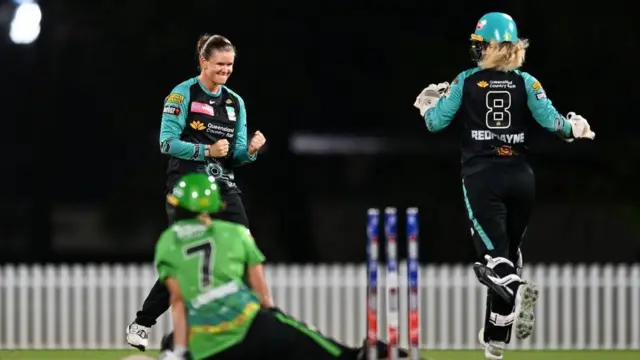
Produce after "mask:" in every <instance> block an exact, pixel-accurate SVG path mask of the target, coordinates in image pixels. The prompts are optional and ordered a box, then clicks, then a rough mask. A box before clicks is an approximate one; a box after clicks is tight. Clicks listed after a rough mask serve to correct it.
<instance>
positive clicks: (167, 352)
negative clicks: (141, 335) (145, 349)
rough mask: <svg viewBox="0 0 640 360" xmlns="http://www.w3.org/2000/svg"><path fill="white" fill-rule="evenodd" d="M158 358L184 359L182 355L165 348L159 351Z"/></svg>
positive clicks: (159, 359) (162, 359)
mask: <svg viewBox="0 0 640 360" xmlns="http://www.w3.org/2000/svg"><path fill="white" fill-rule="evenodd" d="M158 360H184V357H183V356H180V355H178V354H176V353H174V352H173V351H171V350H165V351H163V352H161V353H160V356H159V357H158Z"/></svg>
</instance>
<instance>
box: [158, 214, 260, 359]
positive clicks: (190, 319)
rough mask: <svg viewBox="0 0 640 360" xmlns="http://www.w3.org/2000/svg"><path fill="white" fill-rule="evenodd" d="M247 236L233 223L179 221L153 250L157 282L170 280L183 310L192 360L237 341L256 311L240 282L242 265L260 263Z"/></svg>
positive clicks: (253, 299) (253, 298)
mask: <svg viewBox="0 0 640 360" xmlns="http://www.w3.org/2000/svg"><path fill="white" fill-rule="evenodd" d="M264 260H265V257H264V255H263V254H262V252H261V251H260V250H259V249H258V247H257V246H256V244H255V242H254V240H253V238H252V237H251V235H249V230H248V229H247V228H245V227H244V226H242V225H238V224H235V223H231V222H227V221H222V220H213V223H212V224H211V225H210V226H206V225H203V224H202V223H201V222H200V221H199V220H197V219H190V220H182V221H178V222H176V223H175V224H173V225H172V226H171V227H170V228H168V229H167V230H165V231H164V233H163V234H162V235H161V236H160V239H159V240H158V243H157V245H156V254H155V264H156V268H157V270H158V276H159V278H160V279H161V280H163V281H164V280H166V279H167V278H175V279H176V280H177V281H178V284H179V286H180V291H181V293H182V296H183V298H184V301H185V306H186V309H187V323H188V327H189V345H188V347H189V352H190V353H191V356H192V357H193V359H195V360H200V359H204V358H206V357H209V356H212V355H214V354H217V353H218V352H220V351H222V350H225V349H226V348H228V347H230V346H232V345H235V344H237V343H238V342H240V341H242V339H243V338H244V336H245V334H246V332H247V330H248V329H249V327H250V326H251V323H252V322H253V318H254V317H255V315H256V314H257V312H258V310H259V308H260V299H259V298H258V296H257V295H256V294H255V293H254V292H253V291H252V290H251V289H249V288H248V287H247V286H246V285H245V284H244V281H243V276H244V272H245V265H248V266H252V265H257V264H260V263H262V262H264Z"/></svg>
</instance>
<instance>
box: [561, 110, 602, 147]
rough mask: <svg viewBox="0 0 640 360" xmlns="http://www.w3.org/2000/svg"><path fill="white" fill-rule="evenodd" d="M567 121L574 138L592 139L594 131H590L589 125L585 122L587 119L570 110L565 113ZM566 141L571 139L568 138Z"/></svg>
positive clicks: (594, 135)
mask: <svg viewBox="0 0 640 360" xmlns="http://www.w3.org/2000/svg"><path fill="white" fill-rule="evenodd" d="M567 121H569V124H570V125H571V133H572V134H573V137H574V139H590V140H593V139H594V138H595V137H596V133H594V132H593V131H591V126H589V123H588V122H587V119H585V118H583V117H582V116H580V115H577V114H576V113H574V112H570V113H569V114H567ZM567 141H568V142H571V141H573V139H568V140H567Z"/></svg>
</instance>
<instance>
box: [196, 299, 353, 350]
mask: <svg viewBox="0 0 640 360" xmlns="http://www.w3.org/2000/svg"><path fill="white" fill-rule="evenodd" d="M359 352H360V348H351V347H347V346H344V345H341V344H338V343H336V342H334V341H333V340H331V339H329V338H326V337H324V336H323V335H322V334H320V333H318V332H316V331H313V330H311V329H309V328H308V327H306V326H305V325H304V324H303V323H301V322H299V321H297V320H295V319H293V318H291V317H289V316H286V315H284V314H282V313H279V312H273V311H269V310H266V309H261V310H260V312H259V313H258V315H256V317H255V319H254V321H253V324H252V325H251V327H250V328H249V331H248V332H247V335H246V336H245V338H244V339H243V340H242V342H240V343H238V344H236V345H234V346H231V347H230V348H228V349H226V350H223V351H222V352H220V353H218V354H215V355H213V356H211V357H209V358H207V359H206V360H237V359H247V360H272V359H287V360H288V359H291V360H300V359H304V360H356V359H357V358H358V354H359Z"/></svg>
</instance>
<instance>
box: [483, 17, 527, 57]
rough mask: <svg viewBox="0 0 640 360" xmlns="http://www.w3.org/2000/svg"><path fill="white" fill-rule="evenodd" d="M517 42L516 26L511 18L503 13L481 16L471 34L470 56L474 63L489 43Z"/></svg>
mask: <svg viewBox="0 0 640 360" xmlns="http://www.w3.org/2000/svg"><path fill="white" fill-rule="evenodd" d="M517 41H518V26H516V22H515V21H514V20H513V18H512V17H511V16H509V15H508V14H505V13H498V12H492V13H488V14H485V15H483V16H482V17H481V18H480V20H478V23H477V24H476V29H475V31H474V32H473V34H471V56H472V58H473V60H474V61H478V60H479V59H480V57H481V55H482V50H483V49H484V48H485V47H486V46H487V45H488V44H489V43H490V42H498V43H499V42H512V43H515V42H517Z"/></svg>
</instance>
